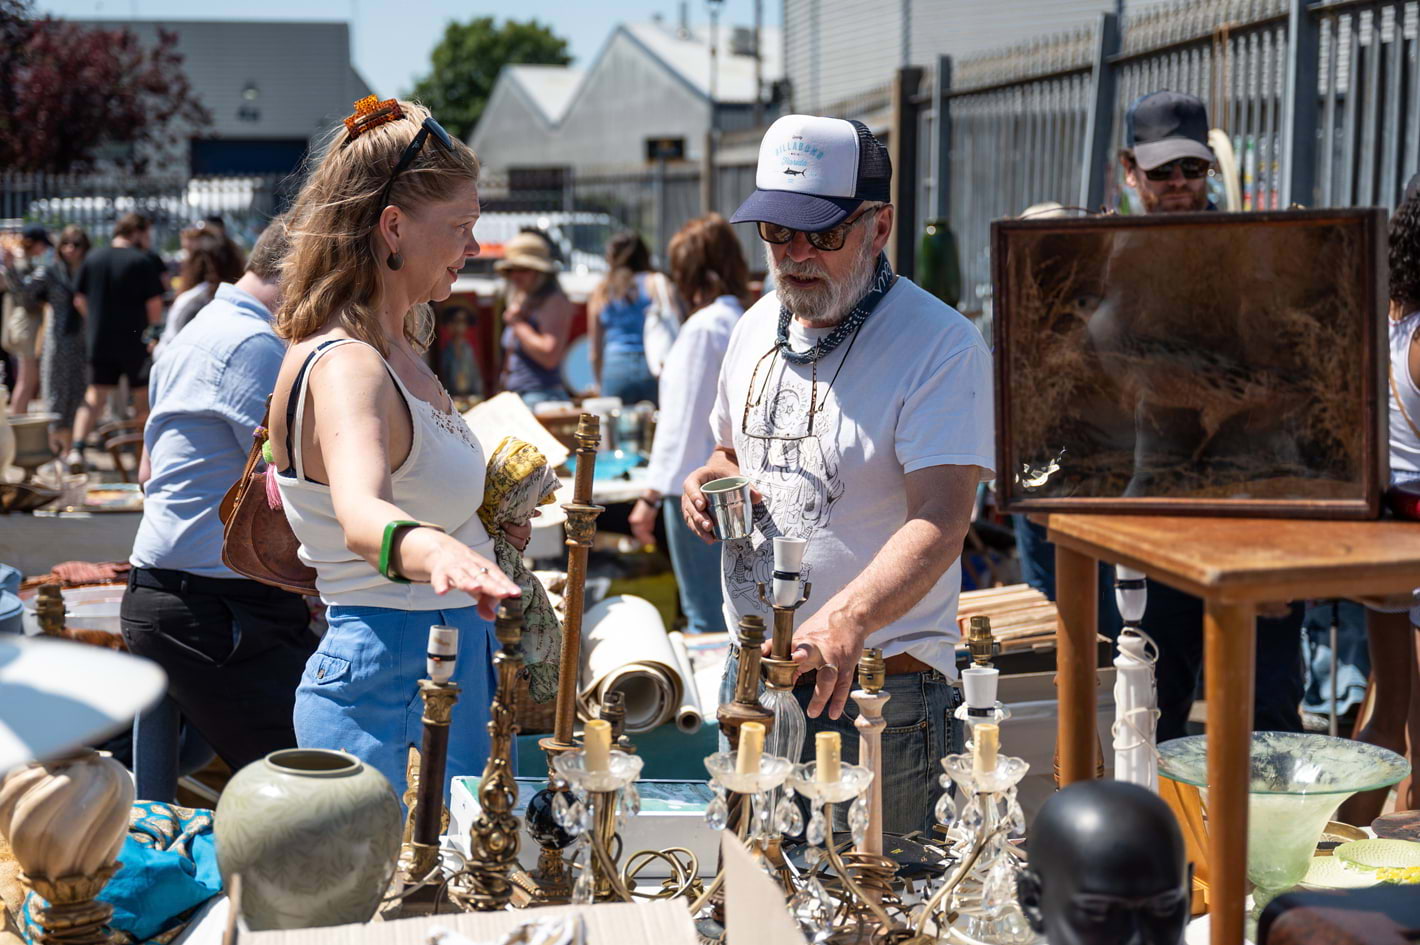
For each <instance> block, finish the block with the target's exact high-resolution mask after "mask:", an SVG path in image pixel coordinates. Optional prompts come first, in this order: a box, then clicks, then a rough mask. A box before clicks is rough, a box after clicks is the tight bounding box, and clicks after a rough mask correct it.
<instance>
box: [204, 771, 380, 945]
mask: <svg viewBox="0 0 1420 945" xmlns="http://www.w3.org/2000/svg"><path fill="white" fill-rule="evenodd" d="M215 821H216V822H215V831H214V832H215V835H216V842H217V865H218V867H219V868H220V869H221V872H222V883H223V885H224V886H230V884H231V881H232V876H233V875H234V874H240V875H241V878H242V912H243V914H244V915H245V916H246V920H247V924H248V925H249V926H250V928H251V929H252V931H261V930H264V929H300V928H314V927H317V926H325V925H344V924H348V923H354V922H367V921H369V919H370V917H371V916H373V915H374V914H375V909H376V907H378V906H379V903H380V898H381V897H382V896H383V895H384V893H385V890H386V888H387V887H388V886H389V882H390V877H391V876H392V875H393V873H394V868H395V859H396V857H397V856H398V854H399V844H400V826H401V825H400V811H399V801H398V800H397V799H396V798H395V795H394V790H393V789H392V788H391V787H390V783H389V781H388V780H386V778H385V776H384V775H382V774H380V773H379V772H378V771H376V770H375V769H374V768H371V767H369V766H368V765H366V764H364V763H363V762H361V761H360V760H359V759H357V758H355V757H354V756H353V755H349V754H346V753H345V752H343V751H328V750H325V749H315V748H292V749H287V750H285V751H277V752H272V753H271V754H270V755H267V756H266V757H265V758H263V759H262V760H261V761H256V762H253V763H251V764H249V765H247V766H246V767H245V768H243V769H242V770H241V771H239V772H237V774H236V776H235V777H233V778H232V780H231V782H230V783H228V785H227V788H226V790H225V791H223V792H222V800H221V801H220V802H219V803H218V804H217V815H216V818H215Z"/></svg>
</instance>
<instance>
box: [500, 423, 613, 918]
mask: <svg viewBox="0 0 1420 945" xmlns="http://www.w3.org/2000/svg"><path fill="white" fill-rule="evenodd" d="M600 424H601V421H600V420H599V419H598V418H597V417H596V416H595V415H594V414H590V413H584V414H582V416H581V417H580V418H579V419H578V421H577V432H576V433H575V434H574V437H575V438H576V441H577V450H576V457H577V468H576V474H575V478H574V480H573V483H572V501H571V502H569V503H568V504H566V505H564V506H563V507H562V508H563V509H564V510H565V511H566V512H567V523H566V525H565V526H564V527H565V529H566V531H567V590H566V595H565V600H566V615H565V618H564V620H563V623H562V654H561V659H560V661H559V664H558V680H557V709H556V714H555V715H554V717H553V719H554V720H553V729H552V737H551V738H544V739H542V740H541V741H540V742H538V747H539V748H541V749H542V750H543V752H544V753H545V754H546V755H547V773H548V786H547V788H546V789H545V790H544V791H540V792H538V796H537V797H535V798H534V802H540V808H539V809H540V810H541V811H542V812H543V814H544V816H546V815H547V814H548V813H550V807H551V805H550V804H549V803H547V800H548V799H547V796H546V793H547V792H548V791H550V792H560V791H565V790H566V789H567V786H566V785H565V784H564V783H563V782H562V780H561V778H559V777H558V776H557V774H556V772H555V771H554V770H553V766H552V761H553V759H554V758H555V757H557V756H558V755H561V754H564V753H566V752H569V751H574V750H576V749H577V747H578V746H577V742H576V741H575V740H574V738H573V735H572V733H573V728H574V725H575V723H576V720H577V680H578V677H579V675H580V672H581V661H582V615H583V613H585V611H586V599H585V596H584V595H585V591H586V583H587V557H588V555H589V554H590V553H591V550H592V539H593V538H594V537H595V536H596V533H597V516H598V515H600V514H601V513H602V512H604V511H605V509H603V508H602V507H601V506H599V505H593V504H592V481H593V479H594V478H595V477H596V466H597V447H598V446H599V445H600V443H601V427H600ZM532 816H534V814H533V811H532V810H531V809H530V810H529V817H530V819H531V817H532ZM556 832H557V831H556V830H555V829H554V828H553V827H552V826H551V825H543V834H544V837H545V838H549V839H550V837H551V834H553V833H556ZM564 836H565V835H564ZM549 839H544V840H543V842H542V845H541V851H542V852H541V853H540V854H539V855H538V865H537V872H536V873H534V874H533V875H531V876H529V875H528V874H527V873H526V872H524V871H523V870H521V869H519V870H516V871H515V873H514V876H513V881H514V882H515V883H516V884H517V886H518V890H519V895H518V899H517V904H518V905H530V904H532V903H556V902H566V901H568V900H569V899H570V898H571V895H572V877H571V874H570V872H569V871H568V869H567V861H566V859H565V857H564V856H563V853H562V851H563V850H564V849H565V848H566V846H567V844H562V845H561V846H557V845H552V844H551V843H550V842H549ZM567 839H568V843H570V838H567Z"/></svg>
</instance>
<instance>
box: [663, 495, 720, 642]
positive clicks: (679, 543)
mask: <svg viewBox="0 0 1420 945" xmlns="http://www.w3.org/2000/svg"><path fill="white" fill-rule="evenodd" d="M661 515H662V516H664V519H665V526H666V544H668V545H669V546H670V552H671V566H672V567H674V568H675V583H676V589H677V590H678V591H679V593H680V607H681V609H682V610H684V611H685V616H686V619H687V621H688V624H687V626H686V628H685V632H686V633H724V632H725V610H724V605H725V596H724V592H723V590H722V589H721V587H720V546H719V545H718V544H716V545H707V544H706V543H705V542H703V541H701V540H700V539H699V538H697V537H696V535H695V533H694V532H692V531H691V530H690V527H689V526H688V525H686V524H685V519H684V518H683V517H682V516H681V514H680V498H679V497H676V498H673V499H672V498H667V499H662V500H661Z"/></svg>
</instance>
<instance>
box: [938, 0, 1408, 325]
mask: <svg viewBox="0 0 1420 945" xmlns="http://www.w3.org/2000/svg"><path fill="white" fill-rule="evenodd" d="M935 68H936V74H935V75H932V74H929V75H928V76H927V78H926V80H925V84H927V85H929V86H930V89H929V90H928V91H927V92H925V93H923V94H919V96H918V97H917V99H916V100H915V101H916V102H917V103H918V104H919V106H921V111H920V112H919V114H918V116H917V120H918V121H919V127H921V128H932V129H933V131H932V134H934V135H936V136H937V141H939V142H940V143H939V144H938V145H937V146H936V152H937V153H936V154H935V155H934V159H933V163H932V165H930V166H934V167H935V168H936V169H937V170H936V172H935V173H934V174H933V175H932V179H931V180H930V186H929V187H928V188H927V189H925V190H924V191H923V192H922V193H921V194H920V195H919V201H920V203H919V205H920V206H922V207H923V210H922V212H923V213H924V214H932V215H937V216H942V215H945V216H946V217H947V219H949V220H950V222H951V226H952V229H953V231H954V232H955V234H956V236H957V239H958V243H959V245H960V248H961V254H962V267H963V277H964V291H965V295H966V297H965V298H964V299H963V300H962V303H961V308H962V310H963V311H967V312H973V313H975V312H981V311H983V310H988V309H989V298H990V277H991V273H990V262H989V258H988V249H989V246H988V243H989V235H990V225H991V221H992V220H994V219H998V218H1000V217H1003V216H1013V215H1018V214H1020V213H1022V212H1023V211H1024V210H1025V209H1026V208H1027V207H1029V206H1030V205H1032V204H1035V203H1039V202H1041V201H1045V200H1054V201H1058V202H1060V203H1062V204H1064V205H1066V206H1085V207H1088V208H1091V209H1097V208H1098V207H1099V206H1101V205H1108V206H1114V207H1119V208H1120V209H1121V210H1123V211H1124V212H1128V211H1130V210H1131V209H1133V208H1131V207H1130V206H1129V196H1130V195H1129V194H1128V192H1127V191H1126V190H1125V188H1124V187H1123V180H1122V177H1121V174H1120V170H1119V165H1118V157H1117V156H1118V152H1119V149H1120V147H1121V146H1122V145H1123V140H1124V114H1125V111H1126V109H1127V108H1128V106H1129V104H1130V103H1131V102H1133V101H1135V100H1136V99H1137V98H1139V97H1140V96H1141V95H1144V94H1147V93H1148V92H1151V91H1155V90H1158V89H1165V88H1168V89H1175V90H1178V91H1184V92H1189V93H1191V94H1194V95H1197V96H1198V97H1199V98H1201V99H1203V101H1204V102H1205V103H1207V105H1208V109H1209V116H1210V119H1211V122H1212V124H1213V126H1214V127H1215V128H1217V129H1220V130H1221V131H1222V132H1223V134H1224V136H1225V138H1226V144H1227V148H1225V150H1227V149H1230V150H1231V152H1232V155H1233V157H1234V160H1235V162H1236V167H1237V175H1238V184H1239V187H1240V195H1241V205H1242V208H1243V209H1269V208H1277V207H1286V206H1289V205H1291V204H1293V203H1300V204H1304V205H1307V206H1371V205H1376V206H1386V207H1394V206H1395V204H1396V203H1397V202H1398V201H1399V199H1400V197H1401V194H1402V193H1403V190H1404V187H1405V184H1406V182H1407V181H1408V180H1409V179H1410V177H1411V175H1413V174H1415V173H1416V172H1417V171H1420V2H1417V0H1333V2H1307V0H1201V2H1188V3H1175V4H1172V5H1167V6H1163V7H1156V8H1153V9H1150V10H1148V11H1147V12H1145V13H1143V14H1141V15H1137V16H1131V17H1129V18H1127V19H1125V20H1124V21H1122V22H1121V21H1119V20H1118V19H1116V17H1115V16H1114V15H1113V14H1104V15H1102V16H1101V18H1100V21H1099V23H1098V24H1097V25H1096V26H1095V27H1094V28H1092V29H1090V30H1087V31H1084V32H1081V33H1073V34H1070V35H1065V36H1056V37H1050V38H1045V39H1041V40H1038V41H1035V42H1032V43H1029V44H1026V45H1023V46H1017V47H1013V48H1011V49H1007V50H1002V51H999V52H995V53H990V54H986V55H982V56H976V57H972V58H970V59H963V60H960V61H958V62H955V63H954V62H952V61H951V60H950V59H948V58H946V57H943V58H942V59H940V60H939V61H938V63H937V64H936V67H935ZM1218 188H1219V191H1220V194H1219V196H1221V190H1222V187H1221V184H1219V185H1218Z"/></svg>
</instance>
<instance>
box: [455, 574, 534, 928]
mask: <svg viewBox="0 0 1420 945" xmlns="http://www.w3.org/2000/svg"><path fill="white" fill-rule="evenodd" d="M494 626H495V628H496V633H497V635H498V652H497V653H496V654H495V655H494V657H493V667H494V669H495V670H496V671H497V673H498V688H497V691H496V692H495V694H494V696H493V705H492V706H491V707H490V710H489V714H490V718H489V722H488V733H489V735H491V736H492V745H491V747H490V748H489V752H488V763H487V764H486V765H485V766H484V768H483V778H482V780H481V781H480V782H479V785H478V809H479V813H478V817H477V819H475V820H474V822H473V829H472V830H471V831H470V835H469V848H470V856H469V861H468V865H467V867H466V868H465V869H464V870H463V871H462V872H461V873H460V874H459V875H458V876H456V877H455V878H454V881H453V882H452V883H451V884H450V886H451V890H450V891H451V894H452V895H453V897H454V898H455V899H457V900H458V901H459V902H460V904H461V905H466V906H467V907H468V908H471V909H474V910H476V911H479V912H493V911H497V910H500V909H506V908H507V907H508V903H509V902H510V901H511V900H512V898H513V883H512V881H511V879H510V878H509V877H510V874H511V872H512V871H513V870H514V869H515V868H516V866H517V862H518V826H519V825H518V818H517V817H515V816H514V815H513V808H514V807H515V806H516V805H517V803H518V785H517V782H516V781H515V780H514V777H513V774H514V773H513V738H514V736H516V735H517V734H518V725H517V721H516V719H515V717H514V713H513V706H514V702H515V700H516V685H517V679H518V675H519V674H520V673H521V672H522V670H523V646H522V636H523V613H522V609H521V607H519V606H518V604H517V603H516V602H511V603H510V602H508V601H504V602H503V604H502V605H501V606H500V607H499V608H498V619H497V621H496V623H495V625H494Z"/></svg>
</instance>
